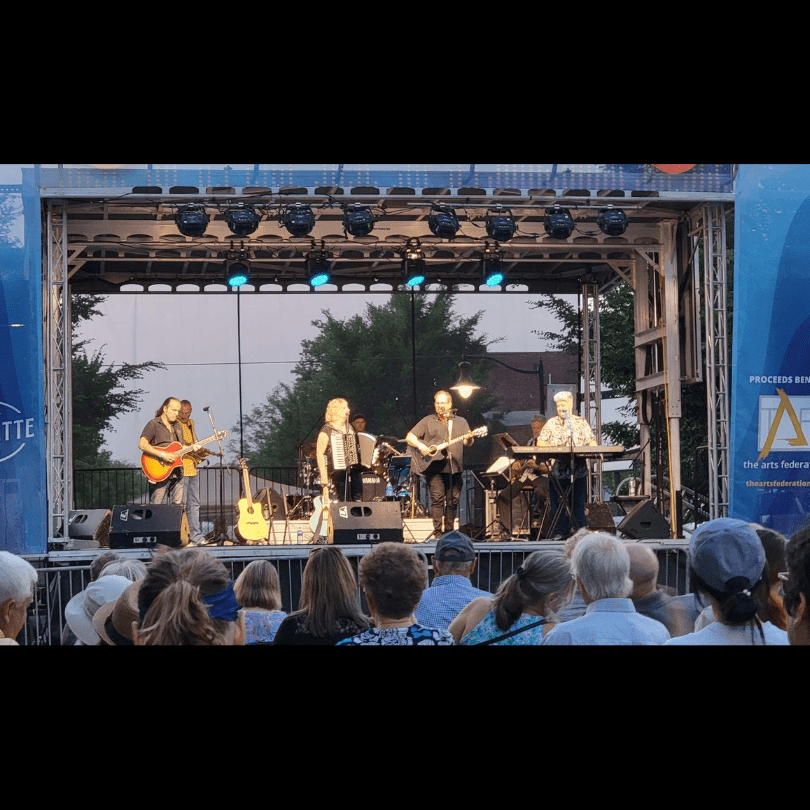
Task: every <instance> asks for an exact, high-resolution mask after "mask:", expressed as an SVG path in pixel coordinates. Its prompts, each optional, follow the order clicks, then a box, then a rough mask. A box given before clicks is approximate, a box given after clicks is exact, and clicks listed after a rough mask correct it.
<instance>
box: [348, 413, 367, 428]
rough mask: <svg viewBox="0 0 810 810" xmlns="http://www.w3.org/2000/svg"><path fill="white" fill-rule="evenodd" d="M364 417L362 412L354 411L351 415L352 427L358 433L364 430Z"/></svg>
mask: <svg viewBox="0 0 810 810" xmlns="http://www.w3.org/2000/svg"><path fill="white" fill-rule="evenodd" d="M366 424H367V422H366V417H365V416H364V415H363V414H362V413H356V414H355V415H354V416H353V417H352V427H353V428H354V429H355V430H356V431H357V432H358V433H365V432H366Z"/></svg>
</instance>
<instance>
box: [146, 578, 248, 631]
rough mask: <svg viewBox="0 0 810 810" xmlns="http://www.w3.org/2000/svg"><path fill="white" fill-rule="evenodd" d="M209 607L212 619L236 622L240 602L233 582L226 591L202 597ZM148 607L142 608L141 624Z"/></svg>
mask: <svg viewBox="0 0 810 810" xmlns="http://www.w3.org/2000/svg"><path fill="white" fill-rule="evenodd" d="M200 598H201V599H202V601H203V602H204V603H205V606H206V607H207V608H208V613H209V615H210V616H211V618H212V619H224V620H225V621H226V622H235V621H236V618H237V616H238V614H239V609H240V608H239V603H238V602H237V601H236V595H235V594H234V592H233V582H231V583H230V584H229V585H228V587H227V588H226V589H225V590H224V591H220V592H219V593H211V594H208V595H207V596H201V597H200ZM147 610H148V609H143V608H142V609H141V610H140V614H141V624H143V623H144V619H145V618H146V613H147Z"/></svg>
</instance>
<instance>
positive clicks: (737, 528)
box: [689, 518, 765, 593]
mask: <svg viewBox="0 0 810 810" xmlns="http://www.w3.org/2000/svg"><path fill="white" fill-rule="evenodd" d="M689 558H690V560H691V563H692V568H693V569H694V571H695V573H696V574H697V575H698V576H699V577H700V578H701V579H702V580H703V581H704V582H705V583H706V584H707V585H708V586H709V587H711V588H714V589H715V590H716V591H721V592H723V593H727V592H730V591H731V590H739V587H738V588H736V589H735V588H730V587H729V583H730V582H731V581H732V580H735V579H737V578H740V577H741V578H744V579H746V580H747V581H748V585H747V586H745V588H746V589H749V588H753V586H754V585H756V584H757V582H759V581H760V579H762V572H763V570H764V568H765V549H764V548H763V546H762V541H761V540H760V539H759V535H758V534H757V533H756V531H755V530H754V528H753V526H752V525H751V524H750V523H746V522H745V521H744V520H737V519H736V518H717V519H716V520H710V521H708V522H707V523H703V524H701V525H700V526H698V528H697V529H696V530H695V532H694V533H693V534H692V537H691V539H690V541H689ZM735 584H736V585H739V583H735Z"/></svg>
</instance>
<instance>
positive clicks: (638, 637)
mask: <svg viewBox="0 0 810 810" xmlns="http://www.w3.org/2000/svg"><path fill="white" fill-rule="evenodd" d="M669 637H670V636H669V630H667V628H666V627H664V625H663V624H661V622H657V621H656V620H655V619H650V618H648V617H647V616H642V615H641V614H640V613H636V608H635V607H634V605H633V602H632V600H631V599H600V600H599V601H597V602H591V604H590V605H588V608H587V610H586V611H585V615H584V616H580V617H579V618H578V619H571V621H568V622H564V623H563V624H558V625H557V626H556V627H554V629H553V630H551V631H549V633H548V634H547V635H546V637H545V638H544V639H543V644H544V645H546V644H549V645H586V644H594V645H596V644H598V645H634V646H639V645H652V644H664V643H665V642H666V641H667V640H668V639H669Z"/></svg>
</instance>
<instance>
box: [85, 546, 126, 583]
mask: <svg viewBox="0 0 810 810" xmlns="http://www.w3.org/2000/svg"><path fill="white" fill-rule="evenodd" d="M121 559H123V557H122V556H121V555H120V554H116V553H115V552H114V551H102V552H101V554H99V555H98V557H96V558H95V559H94V560H93V562H91V563H90V581H91V582H95V580H97V579H98V578H99V575H100V574H101V572H102V571H103V570H104V569H105V568H106V567H107V566H108V565H109V564H110V563H112V562H116V560H121Z"/></svg>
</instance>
